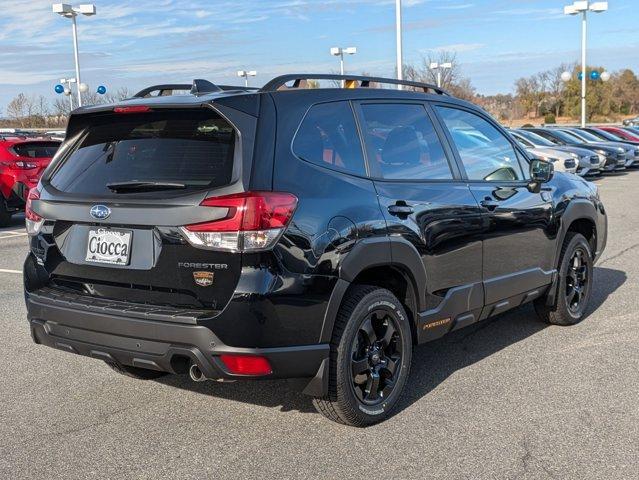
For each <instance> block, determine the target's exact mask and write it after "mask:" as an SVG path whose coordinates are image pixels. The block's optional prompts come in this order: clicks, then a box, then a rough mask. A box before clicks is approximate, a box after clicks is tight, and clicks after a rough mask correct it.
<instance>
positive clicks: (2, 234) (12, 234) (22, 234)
mask: <svg viewBox="0 0 639 480" xmlns="http://www.w3.org/2000/svg"><path fill="white" fill-rule="evenodd" d="M26 235H27V232H0V238H18V237H25V236H26Z"/></svg>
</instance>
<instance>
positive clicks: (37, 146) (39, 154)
mask: <svg viewBox="0 0 639 480" xmlns="http://www.w3.org/2000/svg"><path fill="white" fill-rule="evenodd" d="M58 147H60V142H33V143H19V144H17V145H14V146H13V151H14V152H15V153H16V155H18V156H19V157H29V158H52V157H53V156H54V155H55V152H57V151H58Z"/></svg>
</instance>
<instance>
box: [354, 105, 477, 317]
mask: <svg viewBox="0 0 639 480" xmlns="http://www.w3.org/2000/svg"><path fill="white" fill-rule="evenodd" d="M358 111H359V119H360V125H361V130H362V134H363V138H364V142H365V145H366V152H367V159H368V164H369V169H370V174H371V176H372V177H373V178H374V182H375V188H376V189H377V193H378V196H379V202H380V206H381V209H382V212H383V214H384V216H385V219H386V223H387V225H388V232H389V234H390V236H391V238H392V237H400V238H401V239H403V240H404V241H405V242H409V243H410V244H411V245H412V246H413V247H414V248H415V249H416V251H417V252H418V253H419V255H420V257H421V261H422V262H423V267H424V268H425V271H426V282H427V285H426V291H427V293H428V294H429V295H430V298H429V299H427V300H428V303H429V304H430V305H431V306H433V307H434V306H436V305H437V304H438V302H439V301H441V299H442V298H443V297H444V296H445V295H446V293H447V292H448V291H449V290H450V289H452V288H455V287H460V286H469V285H477V287H478V288H479V289H481V281H482V255H481V252H482V247H481V235H480V234H481V231H482V228H483V226H482V218H481V214H480V211H479V206H478V204H477V201H476V200H475V198H474V197H473V195H472V193H471V192H470V190H469V188H468V186H467V185H466V184H465V182H462V181H460V180H461V179H460V175H459V171H458V169H457V166H456V165H455V163H454V160H453V157H452V156H451V152H450V150H449V149H448V147H447V146H446V144H445V142H442V138H443V136H442V132H441V130H440V129H439V127H438V126H436V124H435V122H433V120H432V117H431V114H430V113H429V111H428V109H427V106H426V105H425V104H424V103H421V102H381V101H378V102H369V101H366V102H360V103H359V104H358ZM391 244H392V245H393V248H394V249H396V248H397V245H396V244H393V242H391ZM398 254H400V252H399V251H396V250H393V256H394V257H395V256H397V255H398ZM473 298H476V297H473ZM471 303H472V302H471ZM481 306H482V305H481V295H480V296H479V303H477V304H472V305H468V304H467V305H466V307H465V308H464V311H466V310H471V309H473V308H481ZM458 313H460V312H458ZM448 320H450V319H448ZM446 326H447V327H449V326H450V325H446Z"/></svg>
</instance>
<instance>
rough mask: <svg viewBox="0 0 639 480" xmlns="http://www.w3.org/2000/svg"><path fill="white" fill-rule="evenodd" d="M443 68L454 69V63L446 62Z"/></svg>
mask: <svg viewBox="0 0 639 480" xmlns="http://www.w3.org/2000/svg"><path fill="white" fill-rule="evenodd" d="M440 67H441V68H453V63H452V62H446V63H442V64H441V65H440Z"/></svg>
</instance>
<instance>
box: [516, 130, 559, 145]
mask: <svg viewBox="0 0 639 480" xmlns="http://www.w3.org/2000/svg"><path fill="white" fill-rule="evenodd" d="M517 134H518V135H521V136H522V137H523V138H525V139H527V140H530V142H532V144H533V146H534V145H537V146H540V147H554V146H555V144H554V143H552V142H551V141H550V140H547V139H545V138H544V137H542V136H541V135H538V134H536V133H535V132H531V131H530V130H524V129H521V130H517Z"/></svg>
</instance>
